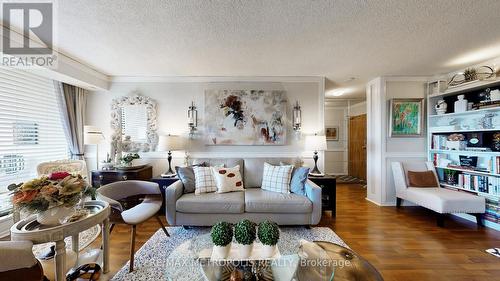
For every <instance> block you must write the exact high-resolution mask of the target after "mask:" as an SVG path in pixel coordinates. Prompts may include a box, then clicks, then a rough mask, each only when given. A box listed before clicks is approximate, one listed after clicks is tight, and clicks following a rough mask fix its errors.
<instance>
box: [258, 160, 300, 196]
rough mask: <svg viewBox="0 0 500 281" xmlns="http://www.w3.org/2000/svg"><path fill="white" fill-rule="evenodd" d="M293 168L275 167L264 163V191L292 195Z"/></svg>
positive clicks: (289, 166)
mask: <svg viewBox="0 0 500 281" xmlns="http://www.w3.org/2000/svg"><path fill="white" fill-rule="evenodd" d="M292 170H293V166H291V165H288V166H273V165H271V164H268V163H264V172H263V176H262V186H261V188H262V189H265V190H269V191H273V192H279V193H290V179H291V178H292Z"/></svg>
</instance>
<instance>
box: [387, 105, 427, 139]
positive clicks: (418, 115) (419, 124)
mask: <svg viewBox="0 0 500 281" xmlns="http://www.w3.org/2000/svg"><path fill="white" fill-rule="evenodd" d="M390 108H391V113H390V128H389V136H390V137H391V138H399V137H421V136H422V135H423V128H424V124H423V123H424V99H392V100H391V105H390Z"/></svg>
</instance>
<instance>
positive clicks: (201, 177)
mask: <svg viewBox="0 0 500 281" xmlns="http://www.w3.org/2000/svg"><path fill="white" fill-rule="evenodd" d="M193 172H194V178H195V191H194V194H196V195H199V194H202V193H208V192H215V191H217V184H216V182H215V178H214V176H213V174H212V168H211V167H197V166H196V167H193Z"/></svg>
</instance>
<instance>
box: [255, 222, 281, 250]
mask: <svg viewBox="0 0 500 281" xmlns="http://www.w3.org/2000/svg"><path fill="white" fill-rule="evenodd" d="M257 237H259V240H260V242H261V243H262V245H263V258H270V257H272V256H273V255H274V254H275V253H276V244H278V240H279V239H280V229H279V227H278V224H277V223H275V222H272V221H268V220H266V221H263V222H261V223H260V224H259V229H258V231H257Z"/></svg>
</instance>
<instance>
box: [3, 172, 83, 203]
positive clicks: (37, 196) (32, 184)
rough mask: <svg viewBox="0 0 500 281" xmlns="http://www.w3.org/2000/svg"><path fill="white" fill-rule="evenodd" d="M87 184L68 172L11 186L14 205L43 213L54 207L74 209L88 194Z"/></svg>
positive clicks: (79, 176) (80, 177) (79, 177)
mask: <svg viewBox="0 0 500 281" xmlns="http://www.w3.org/2000/svg"><path fill="white" fill-rule="evenodd" d="M87 186H88V184H87V182H86V181H85V180H84V179H83V178H82V176H81V175H71V174H70V173H68V172H55V173H52V174H50V175H49V176H43V177H40V178H37V179H33V180H31V181H28V182H25V183H23V184H20V185H15V184H14V185H11V186H9V189H11V190H13V191H14V195H13V197H12V203H13V204H14V205H15V206H16V207H18V208H19V209H27V210H28V211H31V212H43V211H46V210H48V209H50V208H52V207H57V206H64V207H73V206H75V205H76V204H77V203H78V201H79V200H80V198H81V195H82V193H84V192H85V193H87V192H89V191H90V189H91V188H87Z"/></svg>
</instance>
